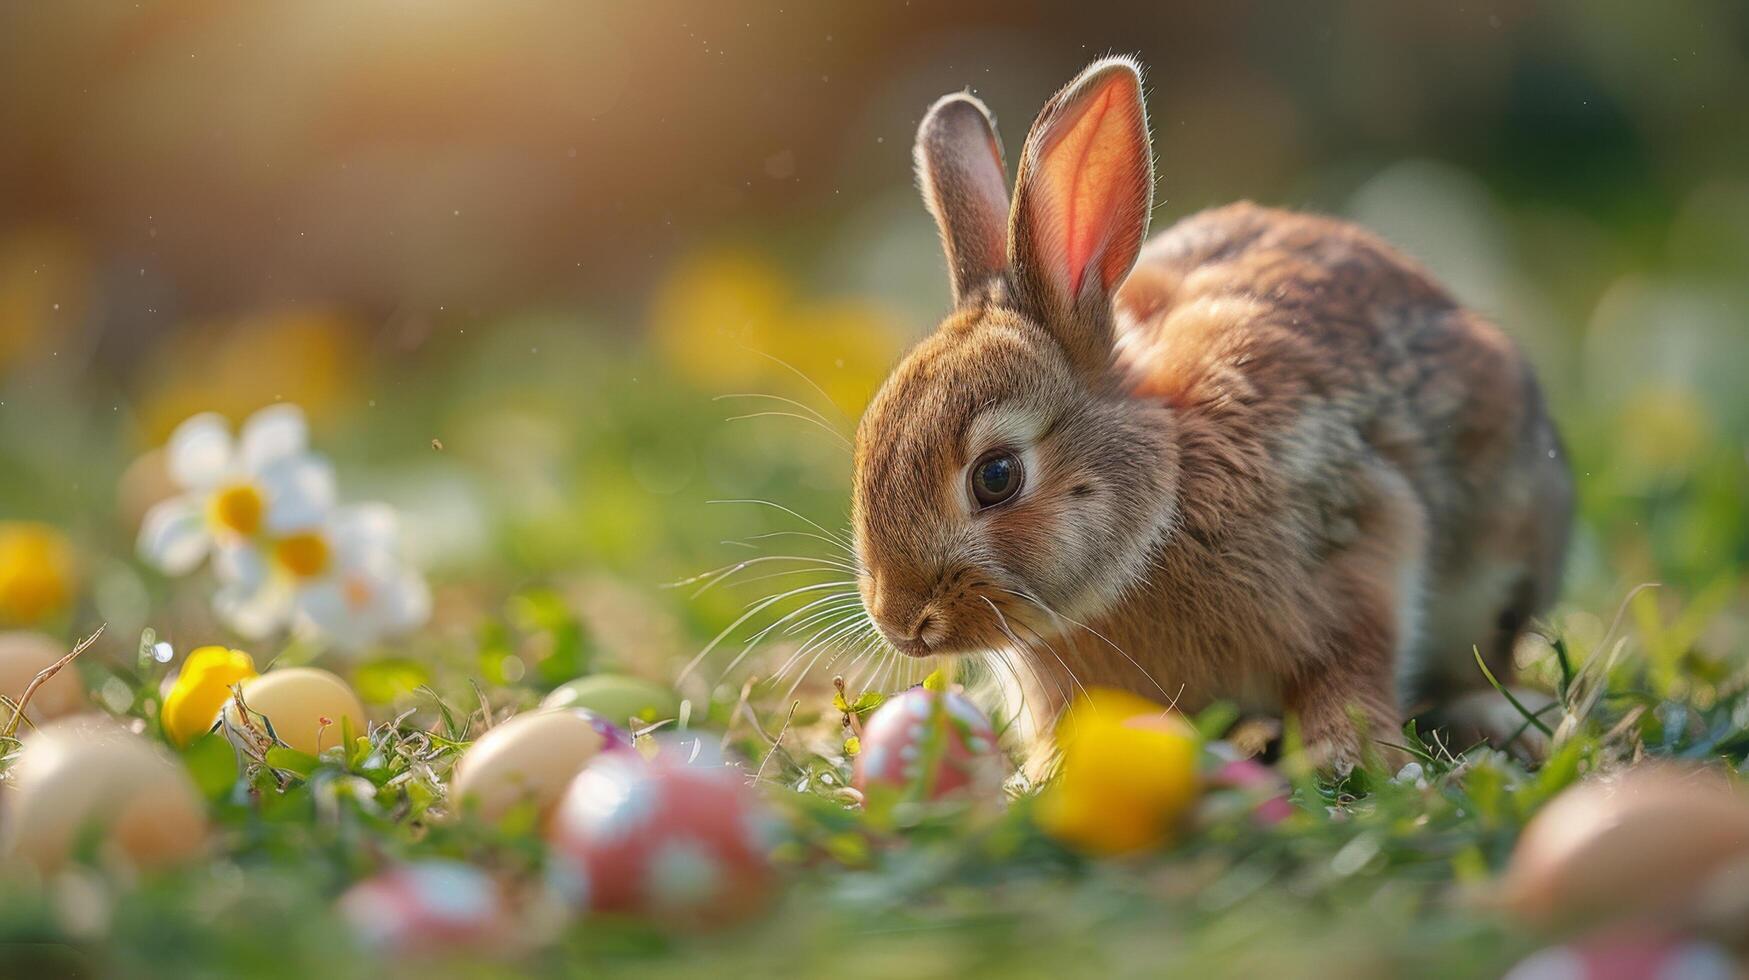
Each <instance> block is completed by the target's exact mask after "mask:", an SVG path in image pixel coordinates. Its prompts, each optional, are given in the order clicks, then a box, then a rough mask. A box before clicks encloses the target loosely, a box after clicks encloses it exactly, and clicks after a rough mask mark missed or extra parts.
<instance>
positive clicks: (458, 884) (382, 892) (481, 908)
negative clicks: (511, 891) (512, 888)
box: [339, 860, 509, 954]
mask: <svg viewBox="0 0 1749 980" xmlns="http://www.w3.org/2000/svg"><path fill="white" fill-rule="evenodd" d="M339 911H340V916H341V918H343V919H345V920H346V923H347V925H348V926H350V927H351V928H352V933H353V935H354V936H356V937H357V938H358V940H359V942H360V943H361V944H363V945H365V946H368V947H371V948H373V949H377V950H382V951H385V952H393V953H402V954H406V953H415V952H418V951H420V950H433V949H440V948H441V949H453V948H456V947H464V946H476V947H477V946H489V945H494V944H496V943H499V942H501V941H503V940H504V938H505V937H506V936H507V935H508V933H509V914H508V910H507V908H506V903H505V900H504V895H503V892H502V891H500V890H499V888H498V884H497V882H495V881H493V880H492V877H491V876H490V875H488V874H486V872H484V871H481V870H480V869H479V868H476V867H474V866H473V865H470V864H463V863H462V862H460V861H444V860H430V861H420V862H418V863H416V864H407V865H402V866H401V867H398V868H391V869H390V870H388V871H384V872H382V873H381V874H378V875H376V876H375V877H373V878H367V879H365V880H364V881H361V882H359V883H358V884H356V885H353V886H352V888H350V889H349V890H348V891H347V892H346V894H344V895H342V896H341V897H340V904H339Z"/></svg>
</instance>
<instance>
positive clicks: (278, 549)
mask: <svg viewBox="0 0 1749 980" xmlns="http://www.w3.org/2000/svg"><path fill="white" fill-rule="evenodd" d="M273 560H274V561H276V562H278V563H279V567H281V568H283V569H285V570H286V571H288V572H290V573H291V574H292V575H294V576H296V577H297V578H315V577H316V576H318V575H320V574H322V573H323V572H325V571H327V570H328V541H327V539H325V538H323V537H322V536H321V535H320V534H317V533H316V532H314V531H304V532H302V533H299V534H291V535H287V536H286V537H283V538H280V539H279V540H278V541H275V542H274V543H273Z"/></svg>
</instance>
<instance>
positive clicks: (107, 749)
mask: <svg viewBox="0 0 1749 980" xmlns="http://www.w3.org/2000/svg"><path fill="white" fill-rule="evenodd" d="M10 775H11V780H12V782H13V786H12V789H11V791H10V792H8V793H7V794H6V796H7V804H6V813H5V823H4V831H3V833H0V841H3V842H4V843H3V847H0V850H4V852H5V853H6V854H7V855H8V856H9V857H12V858H15V859H20V860H24V861H28V862H30V863H32V864H35V865H36V866H37V867H38V868H41V869H43V870H45V871H52V870H54V869H55V868H58V867H60V866H61V865H62V864H64V863H65V862H66V860H67V858H68V857H69V855H70V853H71V852H72V849H73V848H74V847H75V846H76V845H77V844H78V843H79V842H80V841H81V840H82V839H83V837H84V834H85V833H86V832H87V831H88V830H89V829H90V828H93V827H96V828H98V829H99V841H100V843H99V852H98V853H99V856H100V857H101V858H102V859H103V860H105V861H117V862H120V863H124V864H130V865H133V866H135V867H141V868H152V867H160V866H163V865H167V864H172V863H174V862H176V861H178V860H181V859H184V858H187V857H189V856H191V855H193V854H195V853H196V852H198V851H199V850H200V849H201V847H202V845H203V844H204V842H205V840H206V832H207V819H206V806H205V803H204V802H203V801H202V799H201V797H200V793H199V791H198V790H197V789H196V788H195V785H194V780H193V779H192V778H191V777H190V776H189V775H188V772H187V771H186V770H185V769H183V768H182V766H181V764H180V763H178V762H177V761H176V760H175V759H174V758H172V757H171V756H170V754H169V753H167V752H165V751H164V750H163V749H162V748H160V747H159V746H157V745H154V744H152V743H151V742H148V741H146V740H145V739H144V738H141V737H140V736H138V735H135V734H133V733H132V732H129V731H127V730H126V729H124V728H122V727H121V726H120V725H118V724H110V725H107V726H104V725H98V724H94V723H92V722H91V721H89V719H69V720H67V721H61V722H51V723H49V724H48V725H45V726H43V727H42V728H41V729H40V730H39V731H37V732H36V734H34V735H32V736H31V737H30V738H28V739H26V740H25V743H24V749H23V751H22V752H21V754H20V755H19V758H18V761H17V763H16V764H15V765H14V766H13V768H12V770H11V774H10Z"/></svg>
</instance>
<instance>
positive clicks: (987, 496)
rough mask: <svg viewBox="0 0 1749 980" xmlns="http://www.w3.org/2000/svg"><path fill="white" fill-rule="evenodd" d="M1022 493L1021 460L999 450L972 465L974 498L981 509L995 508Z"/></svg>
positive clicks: (1003, 450) (987, 454)
mask: <svg viewBox="0 0 1749 980" xmlns="http://www.w3.org/2000/svg"><path fill="white" fill-rule="evenodd" d="M1019 491H1020V459H1019V458H1018V457H1016V456H1015V455H1014V454H1013V453H1011V452H1009V451H1007V450H1005V449H999V450H996V451H995V452H989V453H985V454H984V455H982V456H980V457H978V461H977V462H976V463H973V464H972V498H973V499H974V500H976V501H977V502H978V507H979V508H980V509H982V508H985V507H994V506H996V505H997V504H999V503H1002V502H1003V501H1004V500H1007V499H1008V498H1010V497H1012V496H1014V495H1015V494H1016V493H1018V492H1019Z"/></svg>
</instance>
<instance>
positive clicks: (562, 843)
mask: <svg viewBox="0 0 1749 980" xmlns="http://www.w3.org/2000/svg"><path fill="white" fill-rule="evenodd" d="M772 830H773V824H772V821H771V819H770V818H769V816H768V815H767V814H766V813H765V811H764V809H763V807H762V806H761V805H760V802H759V800H758V798H757V797H756V796H755V794H754V793H753V791H752V789H751V788H750V787H749V786H748V785H747V778H746V776H745V775H744V774H743V773H742V772H740V771H739V770H738V769H734V768H731V767H728V766H724V765H721V764H710V763H709V762H702V763H701V762H697V761H689V759H688V757H687V755H686V753H685V752H683V751H681V749H680V748H679V747H677V746H668V747H665V748H664V749H663V750H662V751H661V752H659V753H658V754H657V756H656V757H655V758H654V759H650V760H645V759H644V758H643V757H642V756H640V755H638V754H637V753H635V752H607V753H603V754H602V755H600V756H598V757H596V759H595V760H594V761H592V762H591V763H590V764H589V765H588V766H587V767H585V768H584V770H583V771H582V772H580V773H578V774H577V777H576V778H575V779H574V780H572V782H571V785H570V787H569V788H568V789H567V790H566V792H565V795H564V797H563V799H561V800H560V801H559V806H558V809H557V811H556V812H555V813H554V815H553V820H552V823H551V825H550V826H549V829H548V836H549V843H550V844H551V851H550V856H549V863H548V879H549V880H550V881H551V882H552V884H553V886H554V887H555V888H556V889H557V890H558V892H559V893H560V894H562V895H563V896H564V897H565V898H566V899H568V900H569V901H570V902H571V903H572V904H573V905H575V906H576V907H578V908H580V909H585V910H589V911H594V912H613V913H623V914H631V915H643V916H650V917H653V918H656V919H659V920H662V921H669V920H678V921H682V922H689V923H698V924H715V923H721V922H725V921H730V920H733V919H738V918H742V917H744V916H747V915H750V914H752V913H753V912H756V911H757V910H759V909H760V908H761V907H762V906H763V905H764V904H765V901H766V899H767V898H768V897H769V895H770V893H771V891H772V886H773V878H774V876H773V873H772V868H771V864H770V861H769V857H768V855H769V851H770V849H771V847H772V844H773V843H774V840H773V838H774V834H773V833H772Z"/></svg>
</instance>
